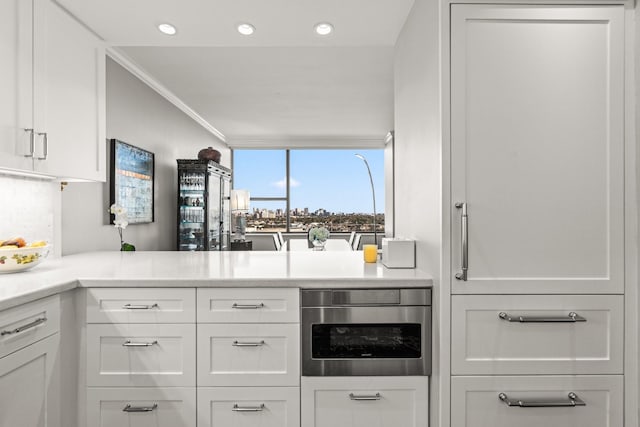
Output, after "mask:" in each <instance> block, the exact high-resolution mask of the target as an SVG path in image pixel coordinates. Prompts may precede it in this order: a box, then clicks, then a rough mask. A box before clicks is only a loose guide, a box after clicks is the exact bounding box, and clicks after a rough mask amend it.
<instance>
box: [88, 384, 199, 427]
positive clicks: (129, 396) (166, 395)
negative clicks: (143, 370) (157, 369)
mask: <svg viewBox="0 0 640 427" xmlns="http://www.w3.org/2000/svg"><path fill="white" fill-rule="evenodd" d="M83 425H84V424H83ZM86 426H87V427H118V426H122V427H125V426H126V427H196V389H195V388H193V387H190V388H179V387H171V388H160V387H142V388H112V387H110V388H93V387H90V388H89V389H88V390H87V423H86Z"/></svg>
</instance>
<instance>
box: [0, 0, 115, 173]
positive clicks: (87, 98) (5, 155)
mask: <svg viewBox="0 0 640 427" xmlns="http://www.w3.org/2000/svg"><path fill="white" fill-rule="evenodd" d="M0 12H2V13H0V15H1V16H2V18H0V19H2V22H3V26H2V30H0V31H2V37H0V54H1V55H2V58H3V61H2V64H0V88H2V89H4V90H3V91H2V93H3V96H2V99H1V100H0V137H1V139H0V140H1V141H2V142H1V143H0V154H1V156H0V167H3V168H10V169H19V170H24V171H29V172H30V171H35V172H38V173H43V174H47V175H52V176H57V177H61V178H65V179H82V180H95V181H105V180H106V143H105V84H106V80H105V53H104V46H103V42H102V40H100V38H98V37H97V36H96V35H95V34H94V33H92V32H91V31H89V30H87V29H86V27H84V26H83V25H82V24H80V23H79V22H77V21H76V20H75V19H74V18H72V17H71V16H70V15H69V14H67V13H66V12H65V11H64V10H62V9H61V8H60V7H59V6H58V5H56V4H55V3H54V2H53V1H52V0H20V1H18V0H11V1H6V2H3V3H2V5H1V6H0ZM5 95H6V96H5Z"/></svg>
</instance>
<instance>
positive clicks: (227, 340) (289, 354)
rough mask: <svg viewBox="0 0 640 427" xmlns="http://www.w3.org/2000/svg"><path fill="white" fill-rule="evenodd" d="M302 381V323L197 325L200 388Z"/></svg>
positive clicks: (273, 384) (270, 384)
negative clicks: (300, 324) (300, 325)
mask: <svg viewBox="0 0 640 427" xmlns="http://www.w3.org/2000/svg"><path fill="white" fill-rule="evenodd" d="M299 384H300V327H299V325H294V324H286V323H283V324H265V325H258V324H252V323H246V324H229V325H213V324H209V325H198V386H199V387H202V386H299Z"/></svg>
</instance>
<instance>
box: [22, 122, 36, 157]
mask: <svg viewBox="0 0 640 427" xmlns="http://www.w3.org/2000/svg"><path fill="white" fill-rule="evenodd" d="M24 131H25V132H29V154H24V156H25V157H31V158H33V156H34V153H35V151H36V141H35V135H34V133H33V129H25V130H24Z"/></svg>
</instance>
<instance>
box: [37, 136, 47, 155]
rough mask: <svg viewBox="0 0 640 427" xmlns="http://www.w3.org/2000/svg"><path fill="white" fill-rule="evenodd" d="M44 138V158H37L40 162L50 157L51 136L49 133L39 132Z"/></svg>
mask: <svg viewBox="0 0 640 427" xmlns="http://www.w3.org/2000/svg"><path fill="white" fill-rule="evenodd" d="M37 134H38V135H39V136H41V137H42V156H38V157H36V159H38V160H47V158H48V157H49V135H48V134H47V132H37Z"/></svg>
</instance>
